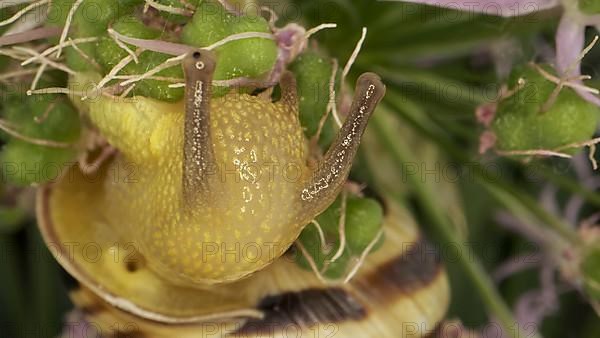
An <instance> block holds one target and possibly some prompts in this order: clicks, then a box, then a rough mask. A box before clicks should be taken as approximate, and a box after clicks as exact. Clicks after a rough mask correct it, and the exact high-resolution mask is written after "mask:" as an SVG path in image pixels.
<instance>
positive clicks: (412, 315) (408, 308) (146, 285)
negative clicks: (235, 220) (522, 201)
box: [37, 165, 449, 337]
mask: <svg viewBox="0 0 600 338" xmlns="http://www.w3.org/2000/svg"><path fill="white" fill-rule="evenodd" d="M109 174H110V173H109V172H108V171H107V166H106V165H104V166H103V167H102V168H101V169H100V171H99V172H97V173H94V174H93V175H87V176H86V175H85V174H83V173H82V172H81V171H80V170H79V169H78V168H77V167H76V166H74V167H72V168H70V170H69V172H68V174H67V175H65V176H64V177H63V179H62V180H61V181H59V182H56V183H55V184H53V185H48V186H44V187H42V188H40V189H39V192H38V196H37V198H38V200H37V215H38V220H39V222H38V224H39V226H40V229H41V232H42V235H43V237H44V240H45V242H46V244H47V246H48V247H49V249H50V251H51V252H52V254H53V255H54V257H55V258H56V259H57V261H58V262H59V263H60V264H61V265H62V267H63V268H64V269H65V270H66V271H67V272H68V273H69V274H70V275H71V276H73V277H74V278H75V279H76V280H77V281H78V282H79V283H78V287H77V288H76V289H74V290H72V291H71V296H72V298H73V300H74V301H75V303H76V304H77V305H79V306H80V307H82V308H83V310H84V311H85V309H86V308H89V309H96V310H98V309H102V311H110V313H111V314H112V315H115V316H117V317H118V318H126V319H129V320H131V318H134V319H135V320H136V321H137V322H142V323H146V324H147V325H149V328H150V330H157V329H158V328H160V327H165V326H168V327H177V328H179V327H185V328H189V327H190V326H192V327H195V326H199V325H204V324H206V323H215V322H219V323H221V322H227V323H230V324H231V323H233V324H234V325H233V326H232V327H231V330H230V331H228V332H229V333H230V334H233V335H234V336H235V335H242V336H247V335H248V334H250V335H251V334H259V333H260V332H263V331H264V330H267V329H268V330H271V331H272V330H278V329H279V328H280V329H282V330H285V329H286V328H289V325H295V326H296V327H300V328H308V327H313V326H315V325H319V324H330V323H336V325H337V326H338V327H339V328H340V329H341V330H342V331H343V330H346V329H347V330H349V331H348V332H349V333H348V334H350V332H352V331H351V330H350V329H351V328H354V330H355V329H356V328H355V325H356V324H357V323H358V324H360V323H365V325H368V324H367V323H368V321H369V320H370V319H372V318H373V317H377V318H387V317H389V316H392V317H394V318H398V316H399V318H402V322H407V321H410V322H416V323H423V325H426V326H428V327H431V328H433V327H434V326H435V323H436V322H437V321H439V320H440V319H441V318H442V317H443V315H444V313H445V310H446V307H447V306H448V303H449V299H448V284H447V277H446V274H445V271H444V269H443V267H442V266H441V263H440V262H439V260H437V259H430V258H431V257H432V256H431V253H432V250H431V249H430V248H427V249H426V250H417V248H421V247H422V246H423V245H426V244H425V242H424V240H423V238H421V237H420V236H419V234H418V231H417V230H416V227H415V225H414V224H413V223H412V221H411V220H410V217H409V216H408V213H407V212H405V211H401V212H398V210H395V209H393V208H390V209H389V210H388V216H387V218H386V222H385V228H386V241H385V243H384V246H383V247H382V248H381V249H380V250H379V251H377V252H375V253H373V254H372V255H370V256H369V257H368V259H367V261H366V262H365V264H364V265H363V267H362V269H361V270H360V272H359V273H358V274H357V275H356V277H355V279H353V280H352V281H351V282H350V283H348V284H336V285H324V284H323V283H322V282H321V281H319V280H318V278H316V277H315V275H314V274H313V273H312V272H310V271H306V270H303V269H302V268H300V267H298V266H297V265H296V264H295V263H294V262H293V260H292V259H290V258H289V257H287V256H284V257H282V258H280V259H278V260H277V261H275V262H274V263H273V264H271V265H270V266H268V267H267V268H265V269H264V270H262V271H259V272H257V273H256V274H254V275H252V276H250V277H249V278H246V279H244V280H241V281H239V282H235V283H232V284H225V285H216V286H211V287H208V288H207V289H191V288H185V287H181V286H177V285H174V284H172V283H170V282H168V281H167V280H165V279H163V278H161V277H160V276H158V275H156V274H155V273H153V271H152V270H150V269H148V267H147V262H145V259H144V257H142V256H141V255H140V254H139V253H138V252H137V251H136V250H135V243H132V242H130V241H127V240H125V239H123V238H121V237H120V234H119V231H118V229H112V228H109V227H108V225H107V224H108V223H107V222H104V221H103V220H104V219H105V218H106V217H107V216H108V215H105V213H104V212H103V211H104V210H103V199H104V198H105V196H104V189H103V186H104V181H105V180H106V179H107V177H108V175H109ZM407 218H408V220H407ZM115 230H117V231H115ZM415 250H416V251H417V252H416V253H415V252H413V251H415ZM411 252H413V253H412V254H411ZM419 253H424V254H425V258H426V259H425V260H423V259H422V257H423V256H422V255H420V254H419ZM427 257H429V258H427ZM82 294H84V295H86V296H85V297H83V298H85V299H86V300H87V302H88V303H89V302H90V301H92V302H95V306H89V304H86V303H85V302H84V301H82V300H81V299H82ZM307 302H310V304H313V305H314V306H306V304H307ZM331 311H333V312H331ZM91 315H93V314H91ZM119 316H120V317H119ZM304 319H311V320H304ZM378 320H380V319H378ZM395 321H396V320H390V322H391V323H393V322H395ZM398 322H399V324H398V325H401V323H400V321H398ZM346 324H347V325H346ZM386 325H387V324H386ZM398 329H401V328H398ZM228 330H229V329H228ZM307 330H308V329H307ZM307 332H308V331H307ZM260 334H262V333H260ZM382 335H385V334H384V333H381V332H379V333H377V334H376V335H374V336H373V337H375V336H382ZM148 336H154V335H153V334H151V333H148ZM341 336H345V335H344V334H342V335H341Z"/></svg>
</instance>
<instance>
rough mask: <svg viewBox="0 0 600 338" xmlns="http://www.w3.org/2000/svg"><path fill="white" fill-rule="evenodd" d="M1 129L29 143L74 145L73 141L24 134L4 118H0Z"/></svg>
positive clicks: (56, 146) (54, 145)
mask: <svg viewBox="0 0 600 338" xmlns="http://www.w3.org/2000/svg"><path fill="white" fill-rule="evenodd" d="M0 129H2V130H4V132H6V133H7V134H9V135H10V136H13V137H15V138H17V139H19V140H21V141H25V142H27V143H31V144H35V145H38V146H44V147H53V148H71V147H73V144H71V143H64V142H59V141H52V140H42V139H38V138H33V137H29V136H26V135H23V134H21V133H19V132H18V131H16V130H14V129H13V128H12V127H11V126H10V123H8V122H7V121H5V120H3V119H0Z"/></svg>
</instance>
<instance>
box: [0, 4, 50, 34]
mask: <svg viewBox="0 0 600 338" xmlns="http://www.w3.org/2000/svg"><path fill="white" fill-rule="evenodd" d="M49 3H50V0H40V1H37V2H34V3H32V4H29V5H27V6H25V8H23V9H21V10H20V11H18V12H17V13H15V15H13V16H11V17H10V18H8V19H6V20H3V21H0V27H2V26H6V25H10V24H11V23H13V22H15V21H17V20H19V18H21V17H22V16H23V15H25V14H27V13H28V12H29V11H31V10H34V9H36V8H38V7H40V6H44V5H46V4H49Z"/></svg>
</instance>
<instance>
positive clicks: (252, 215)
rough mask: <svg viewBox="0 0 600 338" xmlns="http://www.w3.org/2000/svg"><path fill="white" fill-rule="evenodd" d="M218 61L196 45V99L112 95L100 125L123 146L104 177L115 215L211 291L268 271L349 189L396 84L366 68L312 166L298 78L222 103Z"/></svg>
mask: <svg viewBox="0 0 600 338" xmlns="http://www.w3.org/2000/svg"><path fill="white" fill-rule="evenodd" d="M215 62H216V60H215V58H214V56H213V55H212V54H210V52H208V51H204V50H199V51H196V52H193V53H190V54H189V55H188V56H187V58H186V59H185V61H184V63H183V67H184V71H185V75H186V96H185V100H184V102H181V103H178V104H169V103H165V102H159V101H156V100H153V99H149V98H144V97H134V98H132V99H128V100H127V101H122V100H115V99H112V98H106V97H103V98H100V99H98V100H95V101H94V102H91V103H90V104H89V114H90V119H91V120H92V122H93V123H94V124H95V125H96V126H97V127H98V129H99V130H100V131H101V132H102V134H103V135H104V136H105V137H106V138H107V139H108V141H109V142H110V143H111V144H112V145H113V146H115V147H116V148H118V149H119V150H120V153H119V155H117V157H116V159H115V160H114V161H113V162H112V163H111V165H110V168H109V175H108V178H107V181H106V182H105V184H104V188H105V189H106V191H105V196H107V197H106V199H105V201H104V202H103V203H105V206H104V209H105V213H104V217H105V219H104V222H105V223H106V224H107V226H110V227H112V228H113V229H114V230H115V231H121V232H123V234H124V235H125V236H126V237H127V238H131V241H132V242H133V243H134V244H135V245H136V246H137V247H138V248H139V250H140V251H141V253H142V255H143V256H144V257H145V260H146V262H147V264H148V266H150V267H151V268H152V269H153V270H154V271H155V272H156V273H158V274H159V275H161V276H163V277H164V278H166V279H169V280H171V281H173V282H175V283H178V284H182V285H186V286H192V287H204V286H206V285H210V284H216V283H223V282H232V281H235V280H239V279H240V278H243V277H244V276H247V275H249V274H251V273H253V272H255V271H258V270H260V269H262V268H264V267H265V266H266V265H268V264H269V263H270V262H272V261H273V260H274V259H276V258H278V257H280V256H281V255H282V254H283V253H284V252H285V251H286V250H287V249H288V248H289V246H290V245H291V244H292V243H294V241H295V240H296V238H297V237H298V235H299V234H300V232H301V230H302V228H303V226H304V225H305V224H307V223H308V222H310V220H311V219H313V218H314V217H315V216H316V215H318V214H319V213H320V212H322V211H323V210H324V209H325V208H326V207H327V206H328V205H329V204H330V203H331V202H332V201H333V200H334V199H335V197H336V195H337V194H338V193H339V191H340V189H341V187H342V186H343V183H344V182H345V180H346V178H347V175H348V172H349V169H350V166H351V163H352V159H353V157H354V155H355V153H356V149H357V147H358V144H359V142H360V137H361V135H362V132H363V131H364V128H365V126H366V122H367V120H368V118H369V116H370V115H371V113H372V111H373V109H374V107H375V105H376V104H377V102H378V101H379V100H380V99H381V97H382V96H383V93H384V91H385V88H384V86H383V84H381V82H380V81H379V78H378V77H377V76H376V75H374V74H366V75H363V76H362V77H361V78H360V79H359V80H358V83H357V94H356V97H355V98H354V102H353V105H352V108H351V111H350V114H349V116H348V118H347V119H346V122H345V124H344V125H343V126H342V129H341V130H340V135H338V138H337V140H336V141H335V142H334V144H333V145H332V146H331V148H330V149H329V151H328V152H327V153H326V154H325V156H324V158H323V160H322V162H321V163H320V164H319V165H318V166H317V168H316V169H312V168H309V167H308V166H307V164H306V163H307V157H308V154H307V150H306V140H305V138H304V135H303V132H302V128H301V126H300V122H299V120H298V108H297V101H296V89H295V81H294V79H293V77H292V76H291V74H290V73H286V74H285V75H284V76H283V77H282V80H281V88H282V99H281V100H280V101H279V102H275V103H273V102H271V101H269V100H265V99H263V98H260V97H257V96H251V95H247V94H228V95H226V96H224V97H221V98H217V99H213V100H210V89H211V81H212V72H213V70H214V66H215Z"/></svg>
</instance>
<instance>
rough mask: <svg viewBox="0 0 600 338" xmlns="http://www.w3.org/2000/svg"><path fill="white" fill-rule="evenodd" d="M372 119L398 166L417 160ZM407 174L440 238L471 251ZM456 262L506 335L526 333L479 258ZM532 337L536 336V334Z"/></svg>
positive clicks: (428, 192) (428, 193)
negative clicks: (519, 325)
mask: <svg viewBox="0 0 600 338" xmlns="http://www.w3.org/2000/svg"><path fill="white" fill-rule="evenodd" d="M371 123H372V125H373V127H374V129H375V131H376V134H377V137H378V140H379V142H381V143H382V144H383V145H384V147H385V148H386V149H387V151H388V152H389V154H390V155H391V156H392V159H393V160H394V162H395V164H396V165H397V166H398V167H402V164H403V163H414V162H415V161H416V158H415V156H414V155H413V154H411V151H410V150H409V149H408V147H406V145H405V144H404V143H403V142H402V140H394V137H393V136H392V133H391V132H390V131H388V130H387V128H386V127H385V123H384V122H382V120H381V118H380V117H378V116H375V117H374V118H373V121H372V122H371ZM407 177H408V179H409V183H410V185H411V187H412V188H413V189H414V192H415V194H416V196H417V198H418V200H419V202H420V204H421V205H422V206H423V208H424V211H425V213H426V214H427V216H428V217H429V218H430V219H431V221H432V222H433V226H434V227H435V229H436V230H437V232H438V233H439V235H441V236H442V238H443V240H444V241H445V242H447V243H452V244H459V245H461V246H462V249H464V250H465V251H463V252H472V251H471V249H470V248H469V246H468V244H467V243H466V242H465V241H464V240H462V239H461V238H459V237H458V236H457V235H456V232H455V231H453V229H455V227H454V226H453V224H452V223H451V222H450V220H449V219H448V217H446V215H445V214H444V213H443V212H442V210H441V209H440V208H439V207H438V206H437V205H436V203H435V197H434V195H433V192H432V191H431V190H429V189H428V188H427V186H426V185H425V184H423V182H422V181H420V180H419V179H417V176H415V175H408V176H407ZM458 262H459V264H460V265H461V267H462V268H463V269H464V271H465V273H467V274H468V276H469V278H470V279H471V280H472V281H473V283H474V284H475V287H476V288H477V290H478V292H479V294H480V296H481V299H482V301H483V302H484V304H485V305H486V307H487V309H488V312H489V313H490V314H491V315H493V316H494V317H495V318H496V319H497V320H498V321H499V322H500V323H501V324H502V326H503V327H504V330H505V332H506V333H507V335H508V336H510V337H515V338H517V337H525V336H526V334H525V333H524V332H522V331H521V329H520V328H519V327H518V325H517V321H516V320H515V318H514V317H513V315H512V313H511V311H510V309H509V308H508V306H507V305H506V303H505V302H504V300H503V299H502V297H501V296H500V294H499V293H498V291H497V290H496V288H495V286H494V283H493V281H492V280H491V279H490V278H489V274H488V273H487V272H486V271H485V269H484V268H483V266H482V265H481V263H480V262H479V260H478V259H477V258H473V257H469V258H467V257H465V256H459V260H458ZM535 337H539V336H537V335H536V336H535Z"/></svg>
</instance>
